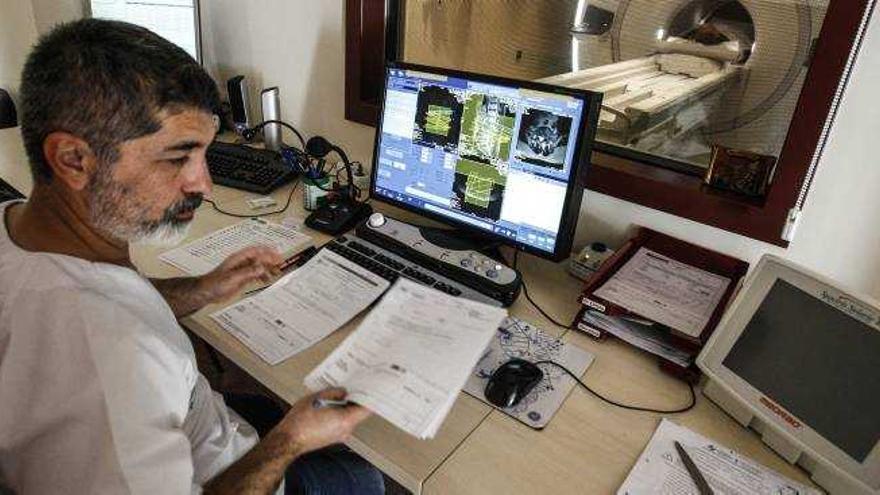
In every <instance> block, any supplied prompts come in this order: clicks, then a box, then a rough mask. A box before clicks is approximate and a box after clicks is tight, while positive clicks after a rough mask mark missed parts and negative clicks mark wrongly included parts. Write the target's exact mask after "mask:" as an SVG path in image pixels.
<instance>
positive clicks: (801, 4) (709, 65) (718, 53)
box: [539, 0, 828, 163]
mask: <svg viewBox="0 0 880 495" xmlns="http://www.w3.org/2000/svg"><path fill="white" fill-rule="evenodd" d="M827 3H828V2H827V0H788V1H786V0H594V1H587V0H580V1H579V2H577V6H576V10H575V15H574V20H573V23H572V27H571V29H570V35H571V36H572V38H571V43H572V50H571V53H572V61H571V65H572V70H571V71H570V72H566V73H562V74H558V75H554V76H551V77H545V78H540V79H539V80H540V81H543V82H547V83H551V84H558V85H563V86H570V87H579V88H585V89H591V90H595V91H600V92H602V93H604V94H605V97H604V104H603V112H602V116H601V119H600V129H599V139H600V140H602V141H606V142H609V143H613V144H618V145H622V146H627V147H632V148H636V149H639V150H642V151H646V152H651V153H656V154H660V155H665V156H668V157H671V158H675V159H679V160H684V161H691V162H696V163H700V162H703V163H705V161H706V160H707V159H708V158H707V157H708V154H709V150H710V147H711V146H712V145H715V144H718V145H722V146H726V147H729V148H733V149H740V150H748V151H753V152H757V153H762V154H767V155H774V156H778V154H779V152H780V149H781V147H782V144H783V141H784V139H785V135H786V134H787V132H788V124H789V121H790V119H791V116H792V114H793V112H794V108H795V105H796V104H797V99H798V95H799V94H800V90H801V87H802V85H803V81H804V77H805V75H806V69H807V67H808V65H809V61H810V54H811V51H812V46H813V42H814V40H815V39H816V38H818V36H819V30H820V28H821V25H822V19H823V17H824V14H825V11H826V9H827Z"/></svg>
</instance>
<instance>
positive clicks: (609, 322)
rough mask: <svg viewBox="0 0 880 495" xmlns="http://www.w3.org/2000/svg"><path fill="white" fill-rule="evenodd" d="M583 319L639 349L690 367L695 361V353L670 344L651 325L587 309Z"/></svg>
mask: <svg viewBox="0 0 880 495" xmlns="http://www.w3.org/2000/svg"><path fill="white" fill-rule="evenodd" d="M582 321H583V322H584V323H586V324H588V325H590V326H593V327H596V328H599V329H601V330H604V331H606V332H608V333H610V334H611V335H614V336H615V337H617V338H619V339H620V340H622V341H624V342H627V343H629V344H630V345H633V346H636V347H638V348H639V349H642V350H644V351H647V352H650V353H651V354H654V355H656V356H660V357H662V358H664V359H668V360H670V361H672V362H673V363H676V364H678V365H679V366H683V367H688V366H690V365H691V364H692V363H693V362H694V357H695V355H693V354H688V353H687V352H684V351H682V350H681V349H679V348H678V347H676V346H674V345H672V344H670V343H669V342H668V341H667V339H665V338H664V336H663V334H661V333H660V331H659V330H657V329H654V328H651V326H648V325H643V324H640V323H636V322H633V321H628V320H626V319H624V318H620V317H615V316H608V315H606V314H603V313H600V312H598V311H594V310H587V311H586V312H585V313H584V316H583V320H582Z"/></svg>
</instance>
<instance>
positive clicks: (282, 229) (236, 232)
mask: <svg viewBox="0 0 880 495" xmlns="http://www.w3.org/2000/svg"><path fill="white" fill-rule="evenodd" d="M312 244H313V241H312V238H311V237H309V236H307V235H306V234H303V233H301V232H297V231H296V229H293V228H290V227H287V226H284V225H279V224H277V223H272V222H267V221H265V220H262V219H259V218H252V219H248V220H244V221H242V222H239V223H236V224H233V225H230V226H229V227H226V228H224V229H220V230H218V231H216V232H212V233H210V234H208V235H206V236H205V237H202V238H199V239H196V240H195V241H193V242H190V243H188V244H185V245H183V246H180V247H177V248H174V249H172V250H170V251H166V252H164V253H162V254H161V255H159V259H160V260H162V261H164V262H166V263H168V264H171V265H174V266H175V267H177V268H180V269H181V270H183V271H185V272H187V273H189V274H191V275H203V274H205V273H208V272H209V271H211V270H213V269H214V268H216V267H217V265H219V264H220V263H222V262H223V260H225V259H226V258H227V257H228V256H229V255H230V254H232V253H235V252H236V251H240V250H242V249H244V248H246V247H250V246H257V245H259V246H268V247H271V248H275V250H276V251H278V252H279V253H281V254H282V256H285V257H289V256H293V255H294V254H296V253H298V252H300V251H303V250H304V249H306V248H307V247H309V246H311V245H312Z"/></svg>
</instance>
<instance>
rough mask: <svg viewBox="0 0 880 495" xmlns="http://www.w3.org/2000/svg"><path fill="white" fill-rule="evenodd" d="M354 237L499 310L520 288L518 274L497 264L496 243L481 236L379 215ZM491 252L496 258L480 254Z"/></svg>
mask: <svg viewBox="0 0 880 495" xmlns="http://www.w3.org/2000/svg"><path fill="white" fill-rule="evenodd" d="M355 234H356V235H357V236H358V237H359V238H361V239H363V240H366V241H368V242H370V243H372V244H375V245H376V246H379V247H381V248H383V249H386V250H388V251H390V252H392V253H394V254H396V255H398V256H400V257H402V258H405V259H407V260H410V261H412V262H414V263H416V264H418V265H419V266H422V267H424V268H427V269H429V270H431V271H434V272H436V273H439V274H440V275H443V276H444V277H447V278H449V279H451V280H454V281H456V282H458V283H460V284H462V285H465V286H467V287H469V288H471V289H473V290H475V291H477V292H480V293H482V294H484V295H486V296H488V297H489V298H491V299H493V300H495V301H498V302H500V303H501V304H502V305H503V306H509V305H511V304H513V301H515V300H516V298H517V296H518V295H519V292H520V290H521V288H522V276H521V275H520V274H519V272H517V271H516V270H514V269H513V268H510V267H508V266H506V265H505V264H504V263H502V262H501V261H500V259H502V258H500V253H498V251H497V248H498V245H497V243H496V242H494V241H490V240H489V239H487V238H483V237H482V236H478V235H472V234H469V233H468V234H463V233H460V232H456V231H451V230H445V229H436V228H430V227H418V226H415V225H411V224H408V223H406V222H402V221H400V220H396V219H394V218H390V217H386V216H385V215H383V214H381V213H374V214H373V215H371V216H370V217H369V218H368V219H367V221H366V222H363V223H361V224H360V225H359V226H358V227H357V229H355ZM493 250H494V253H496V254H497V255H498V258H493V257H492V256H488V255H486V254H484V252H489V253H493ZM481 251H482V252H481ZM404 274H405V273H404Z"/></svg>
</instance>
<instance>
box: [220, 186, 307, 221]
mask: <svg viewBox="0 0 880 495" xmlns="http://www.w3.org/2000/svg"><path fill="white" fill-rule="evenodd" d="M298 185H299V181H296V182H294V183H293V187H291V188H290V193H289V194H288V195H287V202H285V203H284V207H283V208H281V209H280V210H276V211H267V212H263V213H255V214H253V215H243V214H241V213H233V212H231V211H225V210H223V209H221V208H220V207H219V206H217V203H215V202H214V201H213V200H210V199H208V198H205V199H204V201H205V202H206V203H210V205H211V206H212V207H213V208H214V209H215V210H217V212H219V213H222V214H223V215H227V216H230V217H235V218H260V217H267V216H269V215H277V214H278V213H284V212H285V211H287V209H288V208H289V207H290V200H291V198H293V192H294V191H296V187H297V186H298Z"/></svg>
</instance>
